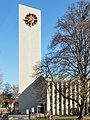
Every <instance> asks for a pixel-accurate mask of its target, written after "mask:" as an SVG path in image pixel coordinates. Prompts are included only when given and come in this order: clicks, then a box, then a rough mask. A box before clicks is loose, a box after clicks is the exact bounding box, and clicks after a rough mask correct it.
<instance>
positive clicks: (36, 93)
mask: <svg viewBox="0 0 90 120" xmlns="http://www.w3.org/2000/svg"><path fill="white" fill-rule="evenodd" d="M46 100H47V98H46V81H45V80H44V79H43V78H41V77H40V78H38V79H37V80H35V81H34V82H33V83H32V84H31V85H29V87H28V88H26V89H25V90H24V91H23V92H22V93H21V94H20V96H19V110H20V111H21V113H25V111H26V109H31V108H32V107H34V108H35V112H36V110H37V105H41V104H43V103H46Z"/></svg>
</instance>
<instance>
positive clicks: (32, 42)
mask: <svg viewBox="0 0 90 120" xmlns="http://www.w3.org/2000/svg"><path fill="white" fill-rule="evenodd" d="M28 13H33V14H35V15H36V16H37V17H38V22H37V24H36V25H34V26H32V27H29V26H27V25H26V24H25V22H24V21H23V19H24V18H25V16H26V15H27V14H28ZM39 61H41V11H40V10H37V9H34V8H31V7H27V6H24V5H21V4H19V93H22V92H23V91H24V90H25V89H26V88H27V87H28V86H29V85H30V84H31V83H32V82H33V81H34V78H33V72H34V71H33V67H34V66H35V64H37V62H39Z"/></svg>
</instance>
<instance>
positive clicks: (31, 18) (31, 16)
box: [23, 13, 38, 27]
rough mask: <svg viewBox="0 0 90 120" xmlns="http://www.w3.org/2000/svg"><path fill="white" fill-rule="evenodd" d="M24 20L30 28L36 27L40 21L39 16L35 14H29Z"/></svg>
mask: <svg viewBox="0 0 90 120" xmlns="http://www.w3.org/2000/svg"><path fill="white" fill-rule="evenodd" d="M23 20H24V22H25V24H26V25H28V26H30V27H31V26H34V25H36V23H37V21H38V19H37V16H36V15H34V14H33V13H29V14H27V15H26V16H25V18H24V19H23Z"/></svg>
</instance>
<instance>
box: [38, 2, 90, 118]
mask: <svg viewBox="0 0 90 120" xmlns="http://www.w3.org/2000/svg"><path fill="white" fill-rule="evenodd" d="M89 10H90V3H89V2H84V1H79V2H78V3H77V4H72V5H71V6H70V7H69V8H68V10H67V12H66V14H65V15H64V16H63V17H62V18H58V21H57V26H56V28H57V29H58V32H57V33H56V34H55V35H54V37H53V39H52V41H51V44H50V53H49V57H46V58H45V59H44V61H43V62H42V63H41V64H40V65H39V66H36V69H37V70H36V74H42V75H43V76H45V78H48V77H50V79H51V80H52V81H53V82H54V79H53V76H54V75H58V76H60V77H61V76H64V78H65V77H67V76H69V75H70V76H71V78H72V81H78V82H79V83H80V84H79V86H80V91H79V97H80V100H78V99H75V98H72V96H65V94H64V93H63V91H62V89H61V90H59V89H57V88H56V89H57V91H58V92H59V93H60V94H61V95H62V96H63V97H64V98H66V99H69V100H72V101H74V102H76V103H77V105H78V106H79V107H80V112H79V117H78V119H79V120H83V118H84V116H85V115H86V114H87V112H86V106H87V97H89V91H90V84H89V81H90V16H89V12H90V11H89Z"/></svg>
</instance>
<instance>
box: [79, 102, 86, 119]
mask: <svg viewBox="0 0 90 120" xmlns="http://www.w3.org/2000/svg"><path fill="white" fill-rule="evenodd" d="M84 115H85V105H84V104H83V105H82V106H81V107H80V113H79V117H78V120H84Z"/></svg>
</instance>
